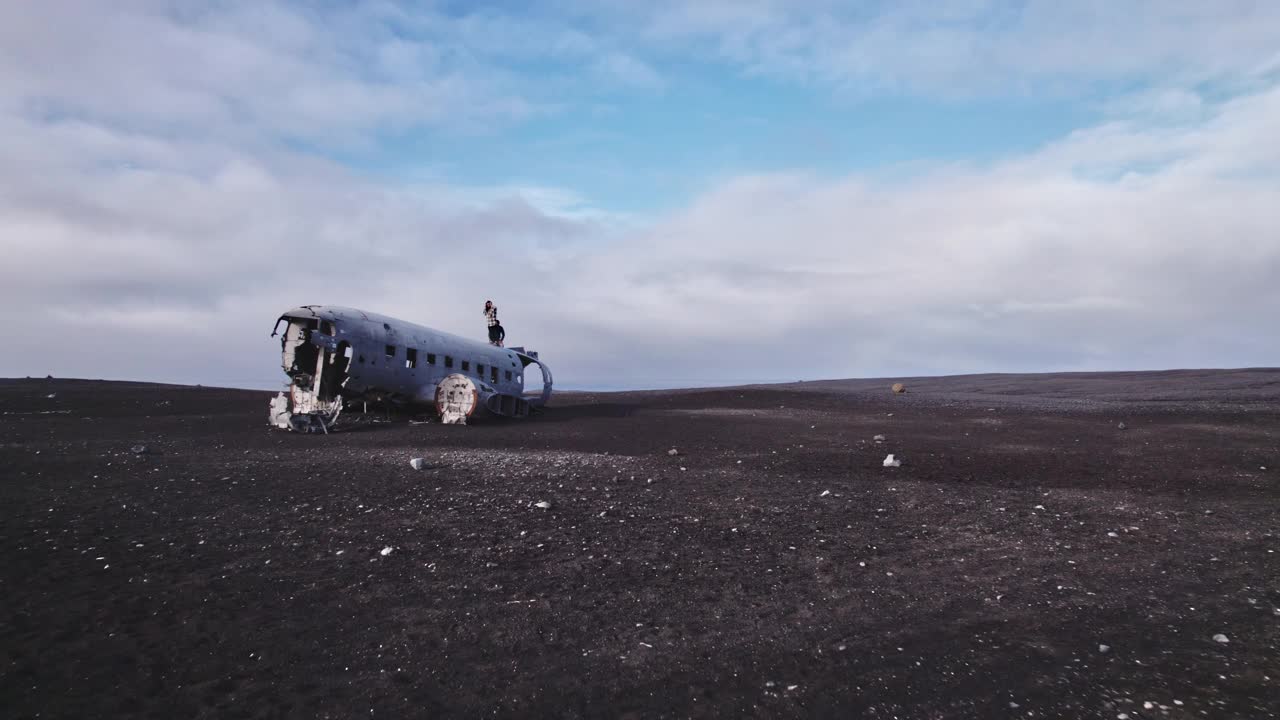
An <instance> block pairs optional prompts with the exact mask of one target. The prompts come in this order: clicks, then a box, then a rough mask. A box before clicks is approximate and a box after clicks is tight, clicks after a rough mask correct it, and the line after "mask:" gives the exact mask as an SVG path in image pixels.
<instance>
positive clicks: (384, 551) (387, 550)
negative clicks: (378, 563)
mask: <svg viewBox="0 0 1280 720" xmlns="http://www.w3.org/2000/svg"><path fill="white" fill-rule="evenodd" d="M378 554H379V555H381V556H382V557H386V556H388V555H390V554H391V548H390V547H384V548H382V549H381V550H379V551H378Z"/></svg>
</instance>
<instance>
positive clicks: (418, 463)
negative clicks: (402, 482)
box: [409, 458, 427, 470]
mask: <svg viewBox="0 0 1280 720" xmlns="http://www.w3.org/2000/svg"><path fill="white" fill-rule="evenodd" d="M426 466H427V461H426V459H425V458H414V459H412V460H410V461H409V467H411V468H413V469H414V470H421V469H422V468H424V467H426Z"/></svg>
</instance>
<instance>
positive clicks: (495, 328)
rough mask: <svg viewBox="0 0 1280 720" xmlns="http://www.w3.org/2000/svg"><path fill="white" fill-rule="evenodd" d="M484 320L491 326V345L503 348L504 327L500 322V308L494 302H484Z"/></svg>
mask: <svg viewBox="0 0 1280 720" xmlns="http://www.w3.org/2000/svg"><path fill="white" fill-rule="evenodd" d="M484 319H485V322H486V323H488V325H489V344H490V345H496V346H498V347H502V336H503V335H505V334H506V333H504V332H502V325H501V324H500V323H499V322H498V306H497V305H494V304H493V301H492V300H485V301H484Z"/></svg>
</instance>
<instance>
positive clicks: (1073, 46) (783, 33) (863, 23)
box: [613, 0, 1280, 96]
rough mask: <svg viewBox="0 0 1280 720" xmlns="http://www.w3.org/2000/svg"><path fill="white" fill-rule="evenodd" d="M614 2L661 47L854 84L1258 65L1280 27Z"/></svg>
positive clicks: (959, 84) (1195, 14) (1279, 11)
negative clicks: (627, 4) (633, 4)
mask: <svg viewBox="0 0 1280 720" xmlns="http://www.w3.org/2000/svg"><path fill="white" fill-rule="evenodd" d="M613 12H620V13H623V14H624V15H623V18H622V19H618V18H616V17H615V18H614V20H613V21H614V22H616V23H618V24H622V25H631V26H635V27H639V28H641V30H642V33H643V37H645V38H646V40H647V41H649V42H651V43H654V44H655V45H656V46H657V47H661V48H663V49H664V50H665V51H667V52H671V53H676V54H695V55H715V56H718V57H720V58H721V59H722V60H724V61H726V62H728V63H730V64H732V65H734V66H737V67H741V68H744V69H745V70H747V71H748V72H751V73H760V74H765V75H770V76H776V77H781V78H787V79H804V80H810V81H815V82H820V83H823V84H828V85H835V86H839V87H842V88H844V89H845V90H847V91H850V92H854V93H860V94H866V93H873V92H880V91H885V90H889V91H903V92H927V93H932V94H937V93H945V94H952V95H969V94H975V93H977V94H998V95H1005V96H1007V95H1010V94H1013V95H1018V94H1033V93H1041V94H1042V93H1046V92H1067V91H1071V92H1073V93H1078V92H1082V91H1083V92H1090V91H1091V88H1090V83H1092V82H1095V81H1099V80H1101V81H1105V82H1116V81H1119V82H1135V81H1137V82H1142V81H1146V80H1149V79H1151V78H1152V77H1154V76H1160V77H1164V78H1170V77H1174V78H1177V80H1178V83H1179V84H1182V85H1186V84H1191V83H1195V82H1204V81H1210V80H1220V79H1225V78H1230V77H1232V76H1233V75H1235V74H1239V73H1257V72H1259V71H1260V69H1261V68H1264V67H1266V66H1267V63H1268V62H1274V59H1275V57H1276V55H1275V53H1276V50H1275V37H1277V36H1278V35H1280V5H1276V4H1275V3H1259V2H1251V1H1250V0H1224V1H1223V2H1215V3H1203V2H1197V1H1196V0H1128V1H1125V2H1067V3H1063V2H1056V1H1054V0H1022V1H1020V2H995V1H992V0H973V1H971V2H959V3H956V2H952V3H945V4H943V3H937V2H929V1H927V0H904V1H901V2H887V3H881V4H878V3H869V4H867V3H856V4H850V3H842V2H808V3H793V2H786V1H785V0H758V1H755V2H735V1H729V0H725V1H718V0H704V1H703V2H698V3H685V2H653V3H645V4H643V5H636V6H627V8H626V10H617V9H616V8H615V9H614V10H613Z"/></svg>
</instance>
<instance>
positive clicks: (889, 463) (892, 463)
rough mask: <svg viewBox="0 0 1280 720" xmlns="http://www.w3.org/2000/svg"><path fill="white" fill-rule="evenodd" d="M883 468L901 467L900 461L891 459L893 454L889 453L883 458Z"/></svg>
mask: <svg viewBox="0 0 1280 720" xmlns="http://www.w3.org/2000/svg"><path fill="white" fill-rule="evenodd" d="M884 466H885V467H902V461H901V460H898V459H896V458H894V457H893V453H889V454H888V455H886V456H885V458H884Z"/></svg>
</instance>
